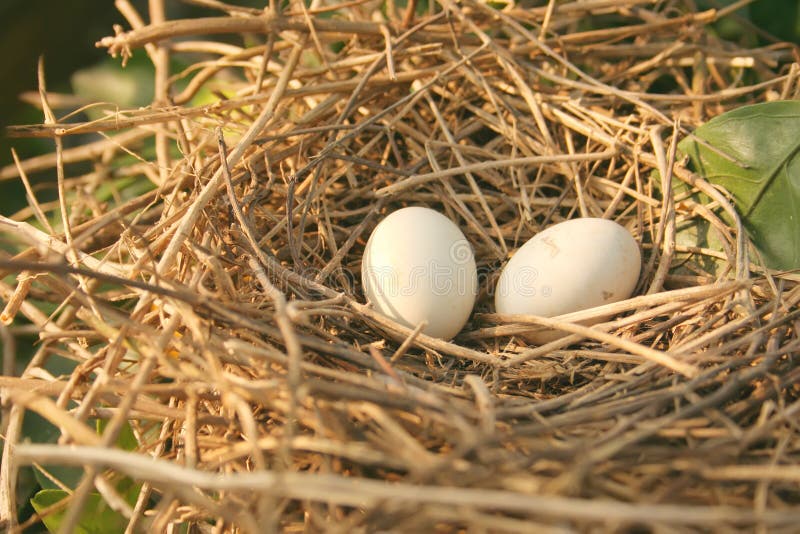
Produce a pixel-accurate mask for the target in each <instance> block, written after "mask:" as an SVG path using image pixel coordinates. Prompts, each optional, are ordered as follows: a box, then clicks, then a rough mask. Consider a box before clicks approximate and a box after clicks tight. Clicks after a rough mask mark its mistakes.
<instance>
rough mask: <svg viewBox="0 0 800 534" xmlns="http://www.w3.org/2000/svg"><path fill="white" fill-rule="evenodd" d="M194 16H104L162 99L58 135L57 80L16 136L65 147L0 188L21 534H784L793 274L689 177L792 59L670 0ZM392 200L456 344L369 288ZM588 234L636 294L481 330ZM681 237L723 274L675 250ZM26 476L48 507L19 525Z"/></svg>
mask: <svg viewBox="0 0 800 534" xmlns="http://www.w3.org/2000/svg"><path fill="white" fill-rule="evenodd" d="M192 3H194V4H199V5H202V6H203V7H204V9H207V10H208V16H204V17H201V18H188V19H179V20H165V19H164V16H163V15H164V13H163V11H162V8H163V6H161V3H160V2H151V7H152V9H153V12H151V13H150V17H149V20H150V21H151V22H150V23H144V22H143V18H142V17H141V16H139V15H138V14H137V13H136V12H135V11H134V10H133V8H132V7H131V5H130V4H128V3H127V2H118V3H117V4H118V5H119V6H120V8H121V10H122V12H123V14H124V15H125V16H126V18H127V19H128V21H129V23H130V29H122V28H119V27H117V28H115V30H116V32H115V35H114V36H110V37H107V38H105V39H103V40H102V41H100V42H99V43H98V46H102V47H106V48H108V50H109V52H110V53H111V54H112V55H118V56H121V58H122V62H123V63H124V61H125V60H126V58H127V57H128V56H130V55H131V54H147V55H148V56H149V58H150V59H151V60H152V65H153V71H154V74H155V86H156V91H155V100H154V102H153V104H152V105H151V106H148V107H146V108H141V109H126V110H120V109H116V108H114V107H113V106H109V105H105V106H103V105H96V106H94V107H93V108H94V109H98V108H99V109H101V110H103V111H104V112H105V114H104V116H102V117H100V118H97V119H94V120H90V121H84V122H81V121H80V117H81V115H75V114H69V115H68V116H66V118H59V116H58V115H57V114H56V111H57V110H55V107H56V106H55V102H56V97H57V95H49V94H48V93H47V91H46V90H45V89H44V78H43V77H42V80H41V83H42V91H41V106H42V108H43V110H44V116H45V120H44V121H43V124H39V125H28V126H18V127H11V128H10V129H9V134H10V135H12V136H27V137H47V138H52V139H53V140H55V147H56V149H55V151H54V152H53V153H51V154H47V155H44V156H40V157H37V158H34V159H29V160H23V161H18V162H17V164H16V165H14V166H12V167H9V168H6V169H2V171H0V172H2V177H3V178H4V179H10V178H14V179H19V178H20V177H21V178H22V179H23V180H24V181H25V183H26V186H28V190H29V206H28V207H27V208H25V209H24V210H22V211H20V212H19V213H16V214H14V215H13V216H9V217H3V218H2V220H0V231H2V234H0V235H2V239H3V246H4V252H3V254H2V257H0V267H2V269H3V274H4V275H5V278H4V279H3V281H2V283H1V284H0V295H2V299H3V300H4V301H5V302H6V307H5V310H4V312H3V321H4V323H5V324H6V325H10V326H6V327H3V329H2V332H3V338H4V345H3V346H4V348H5V358H6V362H7V366H6V370H7V372H6V375H7V376H4V377H2V385H3V390H2V391H3V395H4V397H3V398H4V401H5V404H4V410H5V411H4V415H5V419H4V425H5V426H4V437H5V443H4V447H5V448H4V455H3V464H2V472H0V483H1V484H0V485H1V487H0V496H2V499H0V504H1V505H2V515H3V520H4V521H5V522H6V525H7V526H8V527H9V528H15V529H22V528H23V527H26V526H32V525H34V524H37V523H38V524H40V522H42V521H44V523H45V524H48V525H51V524H52V522H53V521H55V520H56V519H57V520H58V524H60V525H62V526H65V527H66V528H68V529H69V528H72V527H75V526H76V525H80V524H81V521H85V520H86V517H87V516H89V515H91V512H92V510H95V508H97V506H98V504H97V503H100V504H101V505H102V506H105V507H107V508H108V510H107V511H110V512H113V513H112V516H113V517H116V518H117V519H119V518H121V527H120V528H121V529H125V528H127V529H128V531H129V532H134V531H140V530H150V531H153V532H161V531H164V530H167V529H175V528H178V527H181V526H184V527H185V526H191V527H192V528H194V529H195V530H192V531H197V532H206V531H213V532H256V531H268V530H270V529H272V530H285V531H298V532H299V531H309V532H316V531H328V530H331V531H338V532H341V531H347V532H349V531H364V532H373V531H389V530H396V531H410V532H411V531H413V532H424V531H441V532H448V531H460V530H463V529H467V528H469V529H472V528H475V529H477V530H481V529H484V530H487V531H496V532H500V531H503V532H505V531H509V532H513V531H530V530H532V529H541V531H542V532H546V531H550V530H552V531H558V532H561V531H581V532H602V531H620V530H622V531H636V532H663V531H666V530H670V531H672V530H675V529H677V530H681V529H683V531H685V530H702V531H710V530H717V529H720V530H726V529H742V530H751V529H756V528H759V529H770V530H771V531H775V532H779V531H781V530H783V531H787V532H788V531H792V530H794V529H796V528H797V518H798V517H800V490H799V489H798V482H800V472H798V470H797V467H796V464H797V461H798V451H799V450H800V430H799V429H798V426H797V424H796V418H797V413H798V411H799V410H800V399H798V393H799V391H798V387H797V384H798V380H800V366H798V365H797V354H798V351H799V350H800V338H799V336H798V317H799V316H798V307H797V303H798V301H799V300H800V286H798V283H797V282H798V280H800V277H798V275H797V274H794V273H780V272H775V271H770V270H768V269H765V268H763V267H762V266H761V264H760V262H759V261H757V256H756V255H754V254H753V249H752V247H751V246H750V243H749V240H748V237H747V235H746V233H745V232H744V231H743V227H742V224H741V222H740V219H739V217H738V216H737V213H736V211H735V209H734V207H733V206H732V204H731V202H730V199H729V197H728V195H727V194H726V193H725V191H724V190H720V189H718V188H715V187H714V186H712V185H710V184H709V183H708V182H706V181H705V180H704V179H703V178H702V177H701V176H699V175H697V174H694V173H692V172H691V171H690V170H688V169H687V167H686V166H685V164H684V161H682V159H681V157H680V154H677V155H676V152H675V146H676V143H677V141H678V140H680V139H682V138H684V137H685V136H687V135H689V133H690V132H691V131H692V129H693V128H694V127H696V126H698V125H700V124H702V123H704V122H705V121H707V120H708V119H709V118H711V117H714V116H716V115H719V114H720V113H722V112H724V111H726V110H729V109H733V108H735V107H738V106H741V105H743V104H746V103H755V102H764V101H769V100H777V99H781V98H783V99H785V98H793V97H796V96H797V94H798V91H800V84H799V83H798V77H797V73H798V70H797V68H796V65H791V62H792V59H793V57H796V52H797V51H796V49H795V48H793V47H792V46H790V45H786V44H780V43H776V44H774V45H771V46H767V47H764V48H758V49H744V48H742V47H740V46H738V45H735V44H733V43H730V42H726V41H724V40H722V39H720V38H719V37H716V36H715V33H714V31H713V29H712V26H711V25H713V23H715V22H716V21H717V20H719V19H720V18H721V17H722V16H725V15H727V14H728V13H727V12H725V11H717V10H709V11H695V10H692V9H691V8H690V7H687V6H690V5H692V3H691V2H686V3H683V2H663V1H650V0H624V1H619V2H606V1H586V2H572V3H561V4H557V3H555V2H549V3H545V5H541V6H539V7H531V6H526V5H523V4H519V5H518V4H514V3H513V2H509V3H504V2H500V3H484V2H480V1H475V0H462V1H460V2H451V1H450V0H437V1H436V2H430V3H427V4H425V5H416V3H415V2H411V5H410V6H409V7H405V6H400V7H398V6H396V5H395V4H394V3H393V2H386V3H384V4H381V3H376V2H365V1H355V2H345V3H340V4H336V3H326V2H317V1H314V2H311V3H310V4H308V3H304V2H299V1H297V2H295V1H290V2H287V3H284V4H281V5H280V6H277V4H274V5H273V3H270V5H271V6H272V8H273V9H269V8H268V9H265V10H264V11H261V10H253V9H247V8H241V7H235V6H233V5H228V4H223V3H221V2H216V1H214V2H212V1H202V2H192ZM538 4H541V3H538ZM793 54H794V55H793ZM171 57H180V58H182V60H183V61H184V62H185V63H186V64H187V65H188V66H186V67H185V68H182V69H176V68H175V66H174V65H175V64H174V62H172V61H171V60H170V58H171ZM203 91H205V92H206V94H207V95H208V94H210V95H212V101H211V102H208V101H207V102H206V103H203V104H201V103H198V101H197V95H198V94H200V93H201V92H203ZM78 134H80V135H78ZM72 139H80V142H79V143H72V144H69V142H70V140H72ZM65 143H66V144H65ZM87 162H88V163H90V164H91V165H90V166H86V165H85V164H86V163H87ZM35 173H49V175H52V176H53V180H52V181H51V182H44V183H43V182H38V185H37V183H34V182H31V180H32V179H31V180H29V179H28V178H27V176H28V175H31V176H33V175H34V174H35ZM673 182H674V183H682V184H684V185H685V187H684V189H680V190H679V189H674V191H675V193H674V194H672V193H670V191H673V189H672V188H671V187H670V184H671V183H673ZM50 184H52V185H50ZM665 186H666V187H665ZM48 190H49V191H55V192H56V193H57V194H56V195H51V196H50V198H52V199H53V200H50V201H42V202H39V201H37V198H38V197H39V196H46V194H47V193H48ZM679 191H683V193H681V192H679ZM698 192H703V193H705V195H706V196H703V197H699V196H697V195H694V194H693V193H698ZM699 199H705V201H702V200H699ZM410 205H418V206H428V207H431V208H434V209H436V210H438V211H440V212H442V213H444V214H446V215H447V216H448V217H449V218H450V219H451V220H453V221H455V222H456V223H457V224H458V226H459V227H460V228H461V229H462V231H463V232H464V234H465V236H466V237H467V239H468V241H469V242H470V244H471V245H472V247H473V249H474V252H475V258H476V262H477V265H478V270H479V273H480V276H479V285H480V287H479V295H478V300H477V303H476V306H475V310H474V312H473V314H472V316H471V317H470V320H469V322H468V323H467V326H466V327H465V328H464V330H462V332H461V333H460V334H459V335H458V336H457V337H456V338H455V339H453V340H452V341H444V340H441V339H436V338H432V337H429V336H426V335H425V334H423V333H421V332H420V331H419V329H414V330H412V329H409V328H407V327H405V326H404V325H401V324H398V323H396V322H394V321H392V320H391V319H389V318H387V317H384V316H382V315H381V314H380V313H378V312H376V311H375V310H374V309H373V308H371V307H370V306H369V304H368V303H367V302H365V299H364V296H363V293H362V288H361V282H360V261H361V255H362V252H363V250H364V246H365V243H366V239H367V237H368V236H369V234H370V232H371V230H372V229H373V228H374V227H375V226H376V224H377V223H378V222H379V221H380V220H381V218H382V217H384V216H385V215H386V214H388V213H390V212H391V211H393V210H395V209H398V208H401V207H404V206H410ZM577 217H603V218H609V219H613V220H615V221H617V222H619V223H620V224H622V225H623V226H625V227H626V228H627V229H628V230H629V231H630V232H631V234H632V235H633V236H634V237H635V239H636V240H637V242H638V243H639V244H640V246H641V249H642V255H643V268H642V272H641V276H640V279H639V283H638V286H637V289H636V292H635V294H634V296H633V297H631V298H630V299H627V300H624V301H621V302H618V303H615V304H611V305H607V306H603V307H601V308H594V309H591V310H585V311H582V312H579V313H577V314H573V315H570V316H565V317H556V318H544V317H537V316H503V315H500V314H497V313H494V310H493V303H492V299H491V294H492V290H493V287H494V284H495V281H496V279H497V274H498V272H499V270H500V268H501V267H502V265H503V264H504V262H505V260H507V259H508V258H509V257H510V255H511V254H512V253H513V251H514V250H515V249H516V248H518V247H519V246H520V245H522V244H523V243H525V242H526V241H527V240H528V239H529V238H531V237H532V236H534V235H535V234H536V233H537V232H539V231H541V230H542V229H544V228H546V227H548V226H549V225H552V224H554V223H557V222H560V221H564V220H567V219H572V218H577ZM696 221H705V222H707V223H708V224H710V225H711V227H713V228H714V229H715V231H716V232H717V234H718V235H719V238H720V240H721V241H722V243H723V245H724V246H723V247H721V248H720V249H712V248H710V247H705V246H703V245H700V244H697V245H692V244H686V243H685V242H684V241H683V240H680V239H676V235H678V234H679V233H680V232H679V229H680V228H682V227H683V226H685V225H687V224H691V223H693V222H696ZM591 320H595V322H596V321H597V320H600V321H601V322H599V323H597V322H596V324H594V325H593V326H591V327H590V326H586V324H587V321H588V322H591ZM544 327H547V328H551V329H553V328H554V329H557V330H560V331H562V332H563V333H564V336H562V337H560V338H558V339H556V340H554V341H550V342H549V343H546V344H544V345H534V344H531V343H528V342H526V339H529V337H526V334H530V333H531V332H532V331H535V330H537V329H541V328H544ZM31 331H35V332H36V334H37V335H38V338H37V340H36V343H35V346H34V348H33V355H32V357H31V359H30V360H29V362H28V363H27V366H26V367H25V369H24V371H23V372H22V373H21V375H19V376H13V373H11V372H9V371H8V369H9V366H8V361H9V360H11V361H13V359H14V354H15V352H14V343H13V341H14V340H15V339H16V337H18V336H22V335H23V334H25V333H26V332H31ZM17 348H18V349H19V348H20V343H17ZM56 364H57V365H56ZM65 367H66V368H67V371H64V369H65ZM26 414H27V415H26ZM34 414H35V416H38V417H39V418H43V419H44V420H46V422H44V421H43V422H42V424H43V425H49V426H48V428H51V429H52V430H53V435H52V439H49V440H43V441H40V442H38V443H35V441H36V440H35V439H33V440H31V439H29V436H28V435H27V434H26V432H25V430H24V427H23V426H22V425H23V417H25V418H26V419H27V418H29V417H34ZM31 441H34V442H31ZM30 465H34V466H35V469H36V470H37V474H38V475H39V476H40V477H41V476H42V475H43V476H44V478H47V479H48V480H49V481H50V482H52V483H53V484H54V485H55V486H56V487H60V488H61V490H62V491H63V498H61V499H60V500H58V501H56V502H54V503H53V504H52V505H50V506H47V507H44V508H42V507H39V508H37V509H36V511H35V512H31V511H30V510H29V511H28V513H27V515H25V514H20V512H19V511H18V510H19V509H18V505H19V506H22V505H23V504H24V502H23V501H26V500H27V499H29V498H30V495H29V494H27V493H25V492H24V491H23V490H22V489H21V488H22V487H23V483H22V482H23V481H22V478H23V475H24V474H25V473H27V472H29V470H28V468H27V467H26V466H30ZM63 466H77V472H78V476H77V477H74V481H73V482H72V483H68V482H66V481H65V480H62V479H60V478H59V473H60V472H61V471H58V469H60V468H63ZM73 473H74V471H73ZM28 491H30V490H28ZM23 508H24V506H23ZM95 511H96V510H95ZM48 521H51V523H48ZM106 526H108V525H106ZM126 526H127V527H126ZM108 528H110V527H108ZM171 531H172V530H171ZM182 531H183V530H182ZM762 531H763V530H762Z"/></svg>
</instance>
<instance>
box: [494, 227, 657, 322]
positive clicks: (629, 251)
mask: <svg viewBox="0 0 800 534" xmlns="http://www.w3.org/2000/svg"><path fill="white" fill-rule="evenodd" d="M641 265H642V259H641V254H640V252H639V246H638V245H637V243H636V241H635V240H634V239H633V236H631V234H630V233H629V232H628V231H627V230H626V229H625V228H623V227H622V226H620V225H619V224H617V223H616V222H614V221H609V220H607V219H595V218H585V219H572V220H569V221H565V222H562V223H559V224H556V225H554V226H551V227H549V228H547V229H546V230H544V231H542V232H540V233H538V234H536V235H535V236H534V237H533V238H531V239H530V240H529V241H528V242H527V243H525V244H524V245H523V246H522V247H520V248H519V249H518V250H517V252H516V253H515V254H514V256H513V257H512V258H511V259H510V260H509V261H508V263H507V264H506V266H505V267H504V268H503V271H502V272H501V273H500V278H499V279H498V281H497V286H496V289H495V299H494V302H495V308H496V310H497V312H498V313H508V314H530V315H541V316H545V317H555V316H557V315H563V314H566V313H571V312H576V311H579V310H584V309H587V308H593V307H595V306H600V305H603V304H610V303H612V302H617V301H620V300H624V299H626V298H628V297H630V296H631V294H632V293H633V290H634V289H635V287H636V283H637V281H638V279H639V271H640V269H641Z"/></svg>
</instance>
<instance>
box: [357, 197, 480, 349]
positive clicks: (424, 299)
mask: <svg viewBox="0 0 800 534" xmlns="http://www.w3.org/2000/svg"><path fill="white" fill-rule="evenodd" d="M361 281H362V283H363V285H364V293H365V295H366V297H367V299H368V300H369V302H370V303H371V304H372V305H373V306H374V307H375V308H376V309H377V310H378V311H380V312H381V313H383V314H384V315H386V316H388V317H391V318H392V319H394V320H396V321H397V322H399V323H401V324H403V325H405V326H407V327H409V328H415V327H416V326H417V325H418V324H419V323H421V322H422V321H427V323H428V324H427V326H426V327H425V328H424V329H423V330H422V331H423V332H424V333H425V334H428V335H430V336H434V337H438V338H442V339H450V338H452V337H453V336H455V335H456V334H457V333H458V332H459V331H460V330H461V329H462V328H463V327H464V324H465V323H466V322H467V319H468V318H469V315H470V313H471V312H472V306H473V305H474V304H475V296H476V294H477V288H478V274H477V269H476V267H475V257H474V255H473V253H472V247H471V246H470V245H469V242H467V240H466V238H465V237H464V234H463V233H461V230H459V229H458V226H456V225H455V223H453V221H451V220H450V219H448V218H447V217H445V216H444V215H442V214H441V213H439V212H437V211H434V210H432V209H429V208H423V207H410V208H403V209H400V210H397V211H395V212H393V213H391V214H389V215H388V216H387V217H386V218H385V219H384V220H383V221H381V222H380V223H379V224H378V226H376V227H375V230H373V232H372V235H370V237H369V240H368V241H367V246H366V248H365V249H364V256H363V258H362V260H361Z"/></svg>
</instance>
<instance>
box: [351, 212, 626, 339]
mask: <svg viewBox="0 0 800 534" xmlns="http://www.w3.org/2000/svg"><path fill="white" fill-rule="evenodd" d="M640 268H641V255H640V253H639V246H638V245H637V243H636V241H635V240H634V239H633V237H632V236H631V235H630V233H628V231H627V230H626V229H625V228H623V227H622V226H620V225H619V224H617V223H615V222H614V221H610V220H606V219H596V218H583V219H572V220H569V221H566V222H562V223H559V224H556V225H554V226H551V227H549V228H547V229H546V230H544V231H542V232H540V233H539V234H537V235H535V236H534V237H533V238H531V239H530V240H529V241H528V242H527V243H525V244H524V245H523V246H522V247H520V248H519V249H518V250H517V252H516V253H515V254H514V256H513V257H512V258H511V259H510V260H509V261H508V263H507V264H506V265H505V267H504V268H503V270H502V272H501V273H500V277H499V278H498V281H497V285H496V287H495V292H494V302H495V309H496V311H497V312H498V313H503V314H530V315H540V316H545V317H554V316H557V315H562V314H566V313H571V312H574V311H578V310H583V309H587V308H593V307H595V306H600V305H602V304H609V303H612V302H616V301H620V300H624V299H626V298H628V297H630V296H631V294H632V293H633V290H634V288H635V287H636V283H637V281H638V278H639V270H640ZM361 280H362V284H363V286H364V293H365V295H366V297H367V299H368V300H369V302H370V303H371V304H372V305H373V306H374V307H375V308H376V309H377V310H378V311H380V312H381V313H383V314H384V315H386V316H388V317H390V318H392V319H394V320H395V321H397V322H398V323H401V324H403V325H405V326H407V327H409V328H415V327H417V326H418V325H419V324H420V323H422V322H425V323H426V325H425V326H424V327H423V329H422V332H423V333H425V334H427V335H429V336H433V337H437V338H441V339H451V338H453V337H454V336H455V335H456V334H457V333H458V332H459V331H460V330H461V329H462V328H463V327H464V325H465V324H466V322H467V319H469V316H470V314H471V313H472V308H473V306H474V304H475V298H476V296H477V293H478V272H477V268H476V264H475V257H474V254H473V252H472V247H471V246H470V245H469V242H468V241H467V240H466V238H465V237H464V234H463V233H462V232H461V230H460V229H459V228H458V226H456V225H455V223H453V221H451V220H450V219H448V218H447V217H445V216H444V215H442V214H441V213H439V212H437V211H435V210H432V209H430V208H424V207H409V208H403V209H400V210H397V211H395V212H393V213H391V214H389V215H388V216H387V217H386V218H385V219H383V220H382V221H381V222H380V223H379V224H378V225H377V226H376V227H375V229H374V230H373V232H372V234H371V235H370V237H369V240H368V241H367V246H366V248H365V250H364V256H363V259H362V262H361Z"/></svg>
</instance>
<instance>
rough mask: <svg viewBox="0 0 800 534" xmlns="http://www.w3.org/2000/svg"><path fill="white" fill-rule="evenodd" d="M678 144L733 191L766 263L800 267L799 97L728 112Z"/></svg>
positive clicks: (701, 169) (713, 178)
mask: <svg viewBox="0 0 800 534" xmlns="http://www.w3.org/2000/svg"><path fill="white" fill-rule="evenodd" d="M698 139H699V140H700V141H698ZM678 148H679V149H680V151H681V152H683V153H684V154H686V155H687V156H689V159H690V162H691V165H692V167H693V169H694V170H695V171H696V172H698V173H699V174H700V175H702V176H703V177H704V178H705V179H706V180H708V181H709V182H711V183H712V184H716V185H719V186H722V187H724V188H725V189H727V190H728V191H729V192H730V193H731V195H733V199H734V205H735V206H736V210H737V211H738V212H739V214H740V216H741V217H742V222H743V224H744V227H745V230H746V231H747V233H748V235H749V236H750V239H751V240H752V242H753V244H754V245H755V246H756V248H757V249H758V250H759V252H760V253H761V255H762V256H763V258H764V261H765V263H766V265H767V266H768V267H770V268H772V269H780V270H789V269H798V268H800V156H798V154H799V153H800V101H780V102H768V103H764V104H754V105H751V106H744V107H741V108H738V109H736V110H733V111H730V112H728V113H724V114H722V115H720V116H718V117H715V118H714V119H712V120H710V121H708V122H707V123H706V124H704V125H702V126H700V127H699V128H697V130H695V132H694V136H693V137H687V138H686V139H684V140H683V141H681V142H680V144H679V145H678Z"/></svg>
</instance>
